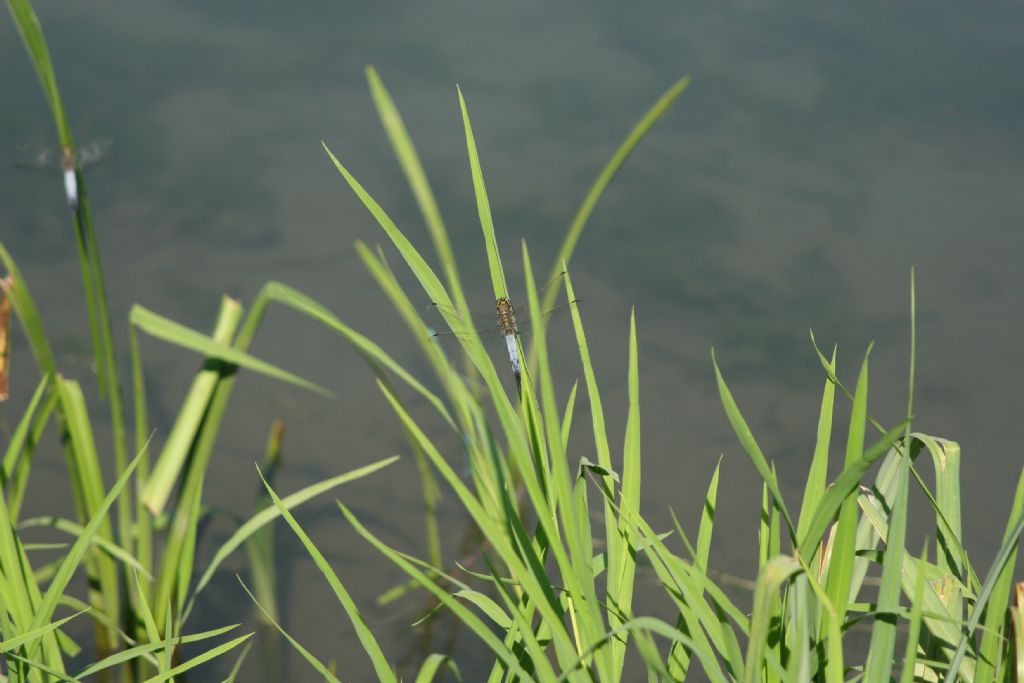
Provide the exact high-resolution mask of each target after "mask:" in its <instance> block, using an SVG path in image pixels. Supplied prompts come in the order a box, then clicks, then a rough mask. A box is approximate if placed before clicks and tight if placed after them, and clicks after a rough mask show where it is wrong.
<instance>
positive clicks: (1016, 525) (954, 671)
mask: <svg viewBox="0 0 1024 683" xmlns="http://www.w3.org/2000/svg"><path fill="white" fill-rule="evenodd" d="M1022 487H1024V476H1022V477H1021V479H1020V480H1019V482H1018V488H1017V492H1016V494H1015V496H1014V502H1015V503H1017V502H1018V501H1019V500H1020V498H1021V496H1022V495H1024V494H1022ZM1015 512H1016V517H1015V518H1014V517H1011V520H1012V521H1011V522H1010V523H1009V524H1008V528H1007V531H1006V534H1005V535H1004V537H1003V543H1002V545H1000V546H999V551H998V552H997V553H996V557H995V559H994V560H993V562H992V567H991V569H989V572H988V575H987V576H986V577H985V582H984V583H983V584H982V588H981V592H980V593H979V594H978V599H977V601H975V603H974V605H973V607H972V608H971V616H970V618H969V619H968V620H967V627H966V628H965V629H964V632H963V635H962V637H961V638H960V642H959V643H958V645H957V648H956V652H954V653H953V657H952V659H951V660H950V663H949V670H948V671H947V672H946V677H945V678H944V679H943V683H954V681H956V679H957V676H960V675H964V676H965V677H970V678H973V673H974V671H973V669H974V666H973V659H972V660H968V659H965V655H966V654H967V647H968V645H971V644H973V642H974V631H975V629H977V628H978V624H979V623H981V619H982V617H983V616H984V614H985V608H986V607H987V606H989V600H990V598H991V597H992V593H993V591H994V590H995V588H996V586H997V585H999V582H1000V577H1001V576H1002V573H1003V567H1005V566H1006V564H1007V563H1008V562H1009V561H1010V558H1011V557H1014V556H1015V555H1016V552H1017V548H1018V545H1019V543H1020V537H1021V534H1024V510H1021V509H1020V508H1017V509H1016V510H1015ZM995 609H998V610H1000V611H1002V609H1003V608H1002V606H995ZM961 667H963V668H964V669H966V671H961Z"/></svg>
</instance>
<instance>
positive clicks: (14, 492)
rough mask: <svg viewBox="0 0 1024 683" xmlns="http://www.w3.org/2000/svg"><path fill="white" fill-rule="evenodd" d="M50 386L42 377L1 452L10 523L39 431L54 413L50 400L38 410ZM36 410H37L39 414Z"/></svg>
mask: <svg viewBox="0 0 1024 683" xmlns="http://www.w3.org/2000/svg"><path fill="white" fill-rule="evenodd" d="M48 384H49V382H48V381H47V379H46V378H45V377H44V378H43V379H41V380H39V384H38V385H37V386H36V390H35V391H34V392H33V393H32V398H30V399H29V402H28V405H27V406H26V407H25V411H24V412H23V413H22V415H21V419H20V420H18V426H17V427H15V428H14V433H13V434H11V437H10V441H8V443H7V450H6V452H5V453H4V458H3V461H2V466H0V491H3V492H4V493H5V495H6V496H7V500H8V503H7V506H8V510H9V514H10V516H11V521H12V522H14V523H17V521H18V515H19V513H20V511H21V502H22V500H24V497H25V488H26V486H27V485H28V475H29V472H30V470H31V468H32V459H33V456H34V454H35V450H36V444H37V443H38V442H39V441H38V436H39V431H41V429H42V427H43V426H45V424H46V422H47V421H49V416H50V414H51V412H52V411H53V407H54V399H53V398H51V399H49V400H47V401H46V403H45V404H44V405H43V408H42V410H40V409H39V405H40V403H42V400H43V396H44V395H45V393H46V387H47V385H48ZM36 411H39V412H38V414H37V412H36Z"/></svg>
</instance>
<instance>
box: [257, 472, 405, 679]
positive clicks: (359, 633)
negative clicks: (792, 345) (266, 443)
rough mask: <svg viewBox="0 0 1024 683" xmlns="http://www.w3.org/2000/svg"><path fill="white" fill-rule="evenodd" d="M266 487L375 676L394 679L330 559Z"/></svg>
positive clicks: (374, 639)
mask: <svg viewBox="0 0 1024 683" xmlns="http://www.w3.org/2000/svg"><path fill="white" fill-rule="evenodd" d="M260 478H261V479H263V474H262V473H260ZM263 483H264V485H265V486H266V488H267V492H268V493H269V494H270V497H271V498H272V499H273V501H274V505H275V506H276V507H277V510H278V512H280V514H281V516H282V517H284V519H285V521H286V522H288V526H290V527H291V528H292V531H294V532H295V535H296V536H297V537H298V539H299V540H300V541H301V542H302V545H303V546H305V548H306V552H308V553H309V556H310V557H311V558H313V562H314V563H315V564H316V566H317V568H318V569H319V570H320V573H321V574H323V576H324V578H325V579H327V583H328V584H329V585H330V586H331V589H332V590H333V591H334V595H335V596H336V597H337V598H338V602H340V603H341V605H342V607H344V608H345V613H346V614H348V617H349V620H350V621H351V622H352V626H353V627H354V628H355V631H356V637H357V638H358V639H359V643H360V644H361V645H362V647H363V651H364V652H366V654H367V656H369V658H370V661H371V662H372V663H373V669H374V671H375V672H376V674H377V677H378V678H379V679H380V680H381V681H393V682H394V683H397V681H398V678H397V677H396V676H395V672H394V671H393V670H392V668H391V665H390V664H388V661H387V658H386V657H385V656H384V652H383V650H381V648H380V644H379V643H378V642H377V639H376V637H374V635H373V633H372V632H371V631H370V629H369V627H367V625H366V622H365V620H364V619H363V616H362V614H361V613H360V612H359V608H358V607H357V606H356V603H355V601H354V600H353V599H352V596H351V594H350V593H349V592H348V590H347V589H346V588H345V586H344V584H343V583H342V582H341V579H339V578H338V575H337V574H335V573H334V570H333V569H331V565H330V563H328V562H327V558H325V557H324V556H323V554H322V553H321V552H320V550H319V549H318V548H317V547H316V545H315V544H314V543H313V541H312V539H310V538H309V536H307V535H306V532H305V531H303V529H302V527H301V526H299V523H298V522H297V521H295V518H294V517H293V516H292V514H291V512H289V511H288V508H287V507H286V506H285V504H284V502H283V501H282V500H281V499H280V498H279V497H278V496H277V493H275V492H274V489H272V488H271V487H270V485H269V484H267V483H266V480H265V479H264V481H263Z"/></svg>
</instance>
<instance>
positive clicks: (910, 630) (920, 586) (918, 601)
mask: <svg viewBox="0 0 1024 683" xmlns="http://www.w3.org/2000/svg"><path fill="white" fill-rule="evenodd" d="M927 561H928V544H927V543H925V545H924V548H922V549H921V555H920V557H919V559H918V563H919V564H924V563H925V562H927ZM924 581H925V578H924V572H918V575H917V580H916V581H915V582H914V588H913V593H911V595H910V598H911V602H910V619H909V624H908V627H907V643H906V649H905V652H904V655H903V662H902V664H901V666H902V671H901V672H900V681H899V683H914V680H915V679H914V673H915V672H914V670H915V669H916V668H917V664H916V660H917V648H918V644H919V640H918V639H919V637H920V635H921V623H922V619H923V614H924V604H923V597H924Z"/></svg>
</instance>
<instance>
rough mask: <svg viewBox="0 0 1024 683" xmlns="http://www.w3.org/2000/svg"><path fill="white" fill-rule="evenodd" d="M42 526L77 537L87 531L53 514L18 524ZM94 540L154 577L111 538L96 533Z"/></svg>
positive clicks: (108, 553)
mask: <svg viewBox="0 0 1024 683" xmlns="http://www.w3.org/2000/svg"><path fill="white" fill-rule="evenodd" d="M40 526H45V527H50V528H52V529H57V530H58V531H62V532H64V533H66V534H70V535H72V536H75V537H78V536H80V535H82V533H83V532H84V531H85V527H83V526H82V525H81V524H76V523H75V522H72V521H71V520H70V519H63V518H60V517H52V516H50V517H32V518H29V519H25V520H22V521H21V522H20V523H19V524H18V528H19V529H26V528H29V527H40ZM92 542H93V543H94V544H95V545H96V547H97V548H99V549H100V550H102V551H103V552H104V553H106V554H107V555H110V557H112V558H114V559H116V560H118V561H119V562H121V563H122V564H124V565H125V566H126V567H129V568H131V569H133V570H135V571H137V572H140V573H141V574H142V575H143V576H146V577H147V578H152V577H151V576H149V572H148V570H147V569H146V568H145V567H143V566H142V563H140V562H139V561H138V560H137V559H136V558H135V556H134V555H132V554H131V553H129V552H128V551H127V550H125V549H124V548H122V547H121V546H119V545H118V544H117V543H115V542H113V541H112V540H110V539H109V538H106V537H104V536H100V535H95V536H93V539H92Z"/></svg>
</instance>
